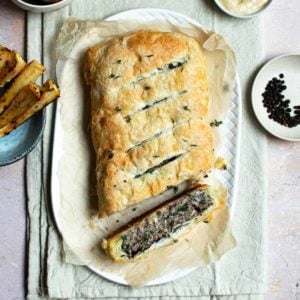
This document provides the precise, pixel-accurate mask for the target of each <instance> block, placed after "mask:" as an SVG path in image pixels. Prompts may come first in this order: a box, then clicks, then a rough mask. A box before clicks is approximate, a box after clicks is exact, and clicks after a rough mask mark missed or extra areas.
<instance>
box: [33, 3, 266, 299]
mask: <svg viewBox="0 0 300 300" xmlns="http://www.w3.org/2000/svg"><path fill="white" fill-rule="evenodd" d="M143 7H144V8H148V7H153V8H165V9H170V10H174V11H178V12H180V13H183V14H186V15H187V16H190V17H192V18H194V19H195V20H197V21H199V22H200V23H201V24H203V25H204V26H205V27H207V28H211V29H213V30H215V31H217V32H218V33H220V34H222V35H223V36H224V37H225V39H226V40H227V41H228V42H229V43H230V45H231V46H232V47H233V49H234V50H235V51H236V54H237V59H238V73H239V76H240V78H241V84H242V91H243V92H242V96H243V100H242V102H243V119H242V138H241V156H240V169H239V179H238V187H237V188H238V193H237V198H236V204H235V211H234V215H233V218H232V220H233V224H232V228H233V232H234V235H235V237H236V239H237V243H238V245H237V247H236V248H235V249H234V250H233V251H230V252H228V253H227V254H226V255H224V256H223V257H222V259H221V260H220V261H219V262H218V263H216V264H212V265H210V266H207V267H203V268H199V269H198V270H196V271H194V272H193V273H191V274H189V275H187V276H185V277H184V278H181V279H178V280H176V281H174V282H171V283H168V284H164V285H160V286H153V287H145V288H143V289H132V288H130V287H126V286H121V285H118V284H115V283H112V282H109V281H107V280H106V279H104V278H102V277H100V276H98V275H96V274H94V273H93V272H91V271H90V270H89V269H87V268H86V267H82V266H75V265H71V264H66V263H65V262H64V258H63V250H62V242H61V238H60V236H59V234H58V232H57V231H56V228H55V224H54V220H53V218H52V214H51V201H50V200H51V195H50V180H51V152H52V141H53V120H54V115H55V105H52V107H49V108H47V124H46V128H45V132H44V135H43V139H42V141H41V143H39V145H38V146H37V147H36V149H35V150H34V151H33V152H32V153H31V154H30V155H29V156H28V158H27V192H28V218H27V220H28V258H29V262H28V299H49V298H50V299H64V298H66V299H86V298H93V299H152V300H153V299H182V298H187V299H190V298H195V299H211V298H210V297H204V296H208V295H220V297H218V298H220V299H221V298H222V299H235V298H236V297H226V295H240V296H238V298H239V299H258V298H260V296H259V295H257V294H260V293H263V292H264V280H265V274H264V255H265V245H264V244H265V209H266V207H265V206H266V197H265V194H266V184H265V183H266V176H265V161H266V140H265V136H264V133H263V132H261V130H260V128H259V126H258V125H257V122H256V120H255V118H254V115H253V112H252V108H251V105H250V100H251V99H250V89H251V83H252V80H253V75H254V74H255V72H256V70H257V67H258V66H259V65H260V64H261V62H262V54H261V38H260V20H259V18H255V19H251V20H238V19H234V18H231V17H228V16H226V15H224V14H223V13H221V12H220V11H219V10H218V9H217V8H216V6H215V5H214V4H213V1H211V0H207V1H204V0H186V1H181V0H165V1H160V0H123V1H122V0H74V1H73V2H72V4H71V5H70V6H68V7H65V8H64V9H62V10H59V11H55V12H52V13H48V14H44V15H40V14H33V13H28V19H27V30H28V35H27V37H28V38H27V53H28V59H37V60H41V61H42V62H43V63H44V65H45V66H46V68H47V71H48V72H47V75H45V77H51V78H55V64H56V58H55V51H54V49H55V40H56V37H57V34H58V31H59V29H60V27H61V25H62V23H63V21H64V20H65V19H66V18H68V17H69V16H73V17H77V18H81V19H103V18H105V17H108V16H110V15H112V14H114V13H117V12H121V11H124V10H128V9H133V8H143ZM45 79H46V78H44V80H45ZM221 295H223V297H221ZM242 295H243V296H242ZM249 295H250V296H249ZM254 295H255V296H254ZM201 296H203V298H202V297H201Z"/></svg>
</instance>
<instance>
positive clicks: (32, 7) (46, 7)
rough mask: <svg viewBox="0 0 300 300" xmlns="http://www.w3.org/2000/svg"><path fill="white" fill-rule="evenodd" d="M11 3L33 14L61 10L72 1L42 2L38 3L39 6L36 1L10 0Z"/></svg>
mask: <svg viewBox="0 0 300 300" xmlns="http://www.w3.org/2000/svg"><path fill="white" fill-rule="evenodd" d="M11 1H12V2H13V3H15V4H16V5H18V6H19V7H21V8H23V9H26V10H29V11H32V12H35V13H46V12H50V11H54V10H57V9H60V8H63V7H64V6H66V5H68V4H70V3H71V2H72V1H73V0H61V1H59V2H55V3H44V4H43V1H40V3H41V4H37V3H39V1H37V0H11Z"/></svg>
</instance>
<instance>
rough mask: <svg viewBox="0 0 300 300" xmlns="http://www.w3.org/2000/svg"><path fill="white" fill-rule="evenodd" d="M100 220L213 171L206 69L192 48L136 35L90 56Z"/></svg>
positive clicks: (182, 41)
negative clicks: (206, 117) (207, 118)
mask: <svg viewBox="0 0 300 300" xmlns="http://www.w3.org/2000/svg"><path fill="white" fill-rule="evenodd" d="M85 75H86V81H87V83H88V85H89V86H90V93H91V98H92V122H91V128H92V139H93V144H94V149H95V152H96V157H97V160H96V176H97V192H98V197H99V214H100V216H106V215H110V214H112V213H114V212H117V211H120V210H123V209H125V208H127V207H129V206H131V205H134V204H136V203H138V202H141V201H143V200H145V199H148V198H150V197H152V196H156V195H159V194H161V193H162V192H164V191H165V190H167V189H168V188H170V187H171V186H177V185H178V184H180V183H181V182H184V181H186V180H193V179H194V178H198V177H199V175H201V174H203V173H205V172H206V171H207V170H209V169H211V168H212V167H213V163H214V149H213V138H212V131H211V128H210V126H209V125H208V124H207V123H206V121H205V118H204V117H205V115H206V113H207V111H208V108H209V98H210V95H209V90H208V83H207V76H206V61H205V56H204V54H203V51H202V50H201V47H200V45H199V44H198V43H197V41H196V40H194V39H192V38H190V37H188V36H185V35H183V34H179V33H166V32H153V31H138V32H136V33H134V34H130V35H127V36H123V37H116V38H112V39H110V40H109V41H107V42H105V43H102V44H100V45H96V46H95V47H92V48H90V49H89V50H88V53H87V61H86V74H85Z"/></svg>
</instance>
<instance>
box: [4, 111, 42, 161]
mask: <svg viewBox="0 0 300 300" xmlns="http://www.w3.org/2000/svg"><path fill="white" fill-rule="evenodd" d="M45 121H46V114H45V110H43V111H41V112H39V113H37V114H36V115H34V116H33V117H32V118H30V119H29V120H27V121H26V122H25V123H24V124H22V125H21V126H19V127H18V128H17V129H15V130H13V131H12V132H11V133H10V134H8V135H6V136H3V137H0V166H5V165H8V164H11V163H13V162H16V161H18V160H19V159H21V158H23V157H24V156H26V155H27V154H28V153H29V152H30V151H31V150H32V149H34V147H35V146H36V145H37V143H38V142H39V140H40V138H41V136H42V133H43V130H44V126H45Z"/></svg>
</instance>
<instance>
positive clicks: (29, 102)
mask: <svg viewBox="0 0 300 300" xmlns="http://www.w3.org/2000/svg"><path fill="white" fill-rule="evenodd" d="M59 94H60V92H59V90H58V88H57V86H56V85H55V84H54V83H53V82H52V81H51V80H47V81H46V82H45V84H44V85H43V86H42V87H40V86H38V85H37V84H35V83H30V84H28V85H27V86H25V87H23V88H22V89H21V90H20V91H19V93H18V94H17V95H16V97H15V98H14V100H13V102H12V103H11V105H10V106H9V107H8V108H7V109H6V110H5V111H4V112H3V113H2V114H1V115H0V137H1V136H3V135H6V134H8V133H10V132H11V131H12V130H13V129H15V128H16V127H17V126H19V125H20V124H22V123H24V122H25V121H26V120H28V119H29V118H30V117H32V116H33V115H34V114H35V113H37V112H38V111H40V110H41V109H43V108H44V107H45V106H47V105H48V104H50V103H51V102H53V101H54V100H55V99H57V97H59Z"/></svg>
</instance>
